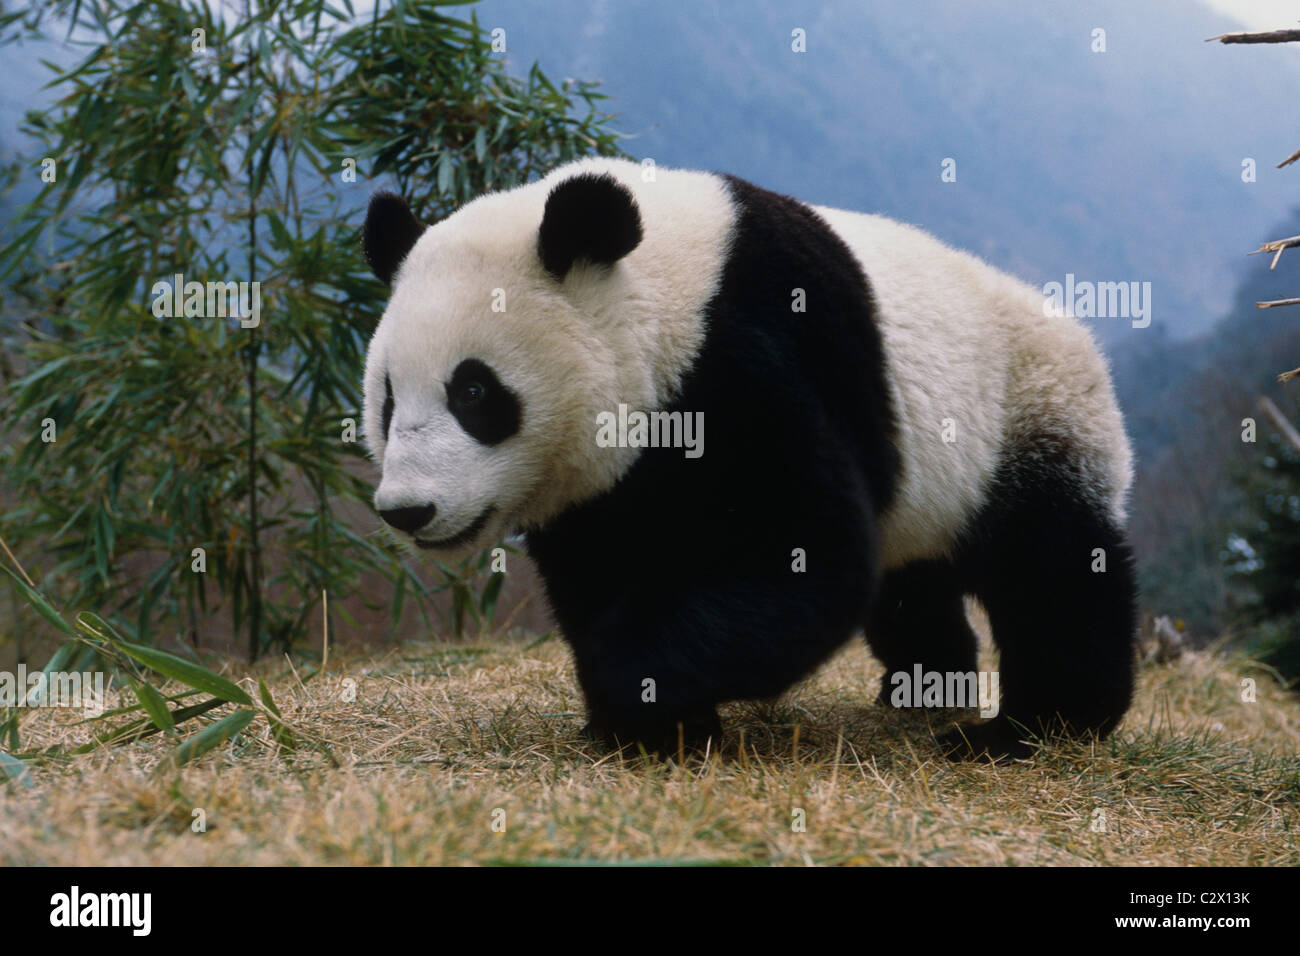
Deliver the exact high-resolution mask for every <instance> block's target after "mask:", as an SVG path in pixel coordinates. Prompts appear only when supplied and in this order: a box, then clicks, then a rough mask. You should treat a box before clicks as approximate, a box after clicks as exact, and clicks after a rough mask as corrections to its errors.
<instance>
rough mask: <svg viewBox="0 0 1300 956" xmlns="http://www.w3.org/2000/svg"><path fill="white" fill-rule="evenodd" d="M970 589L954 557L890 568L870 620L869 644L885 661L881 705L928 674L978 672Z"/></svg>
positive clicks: (868, 628)
mask: <svg viewBox="0 0 1300 956" xmlns="http://www.w3.org/2000/svg"><path fill="white" fill-rule="evenodd" d="M964 597H965V595H964V588H963V587H962V581H961V578H960V577H959V575H958V572H957V569H956V568H955V567H954V566H953V565H952V564H951V563H950V562H948V561H919V562H917V563H915V564H910V565H907V566H906V567H902V568H899V569H897V570H894V571H890V572H888V573H886V574H885V577H884V580H883V581H882V582H881V586H880V595H879V597H877V599H876V604H875V607H874V608H873V609H872V614H871V619H870V620H869V621H868V622H867V628H866V630H867V644H868V645H869V646H870V647H871V651H872V653H873V654H875V656H876V658H877V660H879V661H880V662H881V663H882V664H884V665H885V674H884V676H883V677H881V679H880V693H879V695H878V696H877V698H876V701H877V703H879V704H882V705H885V706H889V705H890V704H891V701H892V699H893V697H894V693H893V692H894V691H895V690H897V688H898V685H899V682H898V681H895V679H894V677H895V675H896V674H902V675H903V676H904V677H905V678H906V679H907V680H908V681H910V680H911V679H912V677H913V674H914V668H915V667H916V666H917V665H920V667H921V670H922V672H923V673H933V672H937V673H941V674H953V673H961V674H965V673H969V672H973V671H974V670H975V666H976V654H977V649H978V644H977V641H976V638H975V632H974V631H972V630H971V627H970V624H969V623H968V622H967V620H966V605H965V600H964Z"/></svg>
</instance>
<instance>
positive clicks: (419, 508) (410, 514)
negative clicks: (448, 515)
mask: <svg viewBox="0 0 1300 956" xmlns="http://www.w3.org/2000/svg"><path fill="white" fill-rule="evenodd" d="M437 510H438V509H437V508H435V507H434V506H433V505H416V506H415V507H413V508H389V509H388V510H386V511H381V512H379V517H381V518H383V519H384V521H385V522H386V523H388V524H390V525H392V526H393V527H394V528H396V529H397V530H398V531H405V532H406V533H407V534H415V532H417V531H419V530H420V529H421V528H423V527H424V526H425V525H426V524H428V523H429V522H430V521H432V520H433V516H434V514H435V513H436V512H437Z"/></svg>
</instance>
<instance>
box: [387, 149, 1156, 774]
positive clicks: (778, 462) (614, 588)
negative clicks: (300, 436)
mask: <svg viewBox="0 0 1300 956" xmlns="http://www.w3.org/2000/svg"><path fill="white" fill-rule="evenodd" d="M362 244H363V249H364V253H365V256H366V259H367V261H368V263H369V265H370V267H371V268H372V270H373V271H374V273H375V274H376V275H377V276H378V277H379V278H380V279H381V280H383V281H384V282H385V283H388V284H389V285H390V287H391V295H390V298H389V301H388V304H387V307H386V309H385V311H384V313H383V317H382V319H381V321H380V323H379V325H378V327H377V328H376V330H375V332H374V334H373V337H372V340H371V342H370V346H369V351H368V355H367V360H366V369H365V382H364V394H365V406H364V429H365V435H366V439H367V442H368V446H369V449H370V451H371V453H372V455H373V457H374V460H375V461H376V462H377V463H378V464H379V465H380V467H381V469H382V477H381V480H380V481H379V484H378V487H377V489H376V492H375V499H374V501H375V506H376V509H377V511H378V513H379V515H380V517H381V518H382V519H383V521H384V522H386V523H387V525H388V526H390V528H391V529H392V531H393V533H394V534H395V535H396V536H397V537H398V538H399V540H401V541H402V542H405V543H406V544H408V545H410V546H413V547H414V548H419V549H422V550H424V551H425V552H427V553H428V554H430V555H432V556H434V557H436V558H439V559H451V558H455V557H458V556H461V555H464V554H467V553H470V552H473V551H475V550H478V549H482V548H484V547H485V546H489V545H491V544H493V543H495V542H497V541H499V540H500V539H501V538H502V536H505V535H509V534H512V533H516V532H520V533H522V534H523V535H524V540H525V541H526V546H527V550H528V553H529V554H530V555H531V556H532V558H533V559H534V560H535V562H536V565H537V568H538V569H539V571H540V574H541V577H542V579H543V581H544V584H545V590H546V594H547V596H548V598H549V601H550V605H551V609H552V611H553V614H554V616H555V618H556V621H557V623H558V625H559V627H560V630H561V631H562V633H563V636H564V638H565V639H566V641H567V642H568V644H569V645H570V647H571V649H572V653H573V658H574V663H575V669H576V673H577V678H578V681H579V683H580V685H581V688H582V691H583V693H584V696H585V698H586V703H587V707H588V710H589V715H590V722H589V724H588V725H587V730H588V732H589V733H590V734H591V735H593V736H594V737H596V738H598V739H600V740H603V741H605V742H607V743H609V744H612V745H628V744H632V745H640V746H642V747H645V748H646V749H648V750H650V751H657V752H661V753H674V752H676V750H677V747H678V746H680V745H681V744H683V743H685V744H686V745H688V746H697V745H700V744H702V743H704V742H707V741H708V739H709V738H715V743H716V739H717V738H718V736H719V734H720V731H721V728H720V724H719V718H718V714H717V709H716V707H717V705H718V704H719V703H720V702H723V701H733V700H743V699H755V698H767V697H772V696H775V695H777V694H779V693H781V692H782V691H784V690H785V689H786V688H788V687H790V686H791V684H793V683H795V682H796V681H799V680H800V679H802V678H804V677H806V676H808V675H809V674H810V673H811V672H812V671H813V670H814V669H815V668H817V667H818V665H819V664H821V663H822V662H823V661H825V660H826V659H827V658H828V656H830V655H831V654H832V653H833V652H835V651H836V649H837V648H839V647H841V646H842V645H843V644H845V642H847V641H848V640H850V639H851V638H852V637H853V635H854V634H856V633H859V632H865V635H866V638H867V640H868V642H869V645H870V647H871V648H872V650H873V652H874V653H875V655H876V656H877V657H878V658H879V659H880V660H881V661H882V662H883V664H884V665H885V668H886V675H885V684H884V685H883V688H882V692H885V691H888V690H889V689H890V687H891V678H892V677H894V676H895V675H898V674H903V673H907V674H913V673H917V671H916V668H917V667H918V666H919V667H920V668H921V669H922V672H924V673H927V674H928V673H930V672H940V673H945V674H951V673H967V672H973V671H975V669H976V637H975V635H974V633H973V632H972V629H971V627H970V625H969V624H968V622H967V617H966V613H965V606H964V601H963V598H964V597H965V596H967V595H970V596H973V597H975V598H977V599H978V601H979V602H980V603H981V604H982V605H983V607H984V608H985V609H986V611H987V615H988V618H989V622H990V627H991V631H992V636H993V639H994V641H995V644H996V646H997V649H998V651H999V656H1000V664H999V676H1000V685H1001V690H1002V699H1001V705H1000V712H999V713H998V715H997V716H996V717H995V718H994V719H992V720H989V721H985V722H983V723H977V724H973V725H969V726H964V727H961V726H958V727H955V728H954V729H951V730H949V731H948V732H947V733H946V734H944V735H943V736H941V737H940V738H939V743H940V744H941V745H942V747H943V750H944V752H946V753H948V754H950V755H952V756H954V757H982V758H985V759H991V760H998V759H1001V758H1005V757H1024V756H1028V755H1030V754H1031V753H1032V752H1033V751H1032V746H1037V745H1038V744H1039V743H1041V742H1042V740H1044V739H1048V738H1051V737H1055V736H1057V735H1058V734H1062V733H1065V734H1073V735H1105V734H1106V733H1108V732H1109V731H1110V730H1111V729H1112V728H1114V726H1115V725H1116V723H1117V722H1118V721H1119V720H1120V719H1121V717H1122V716H1123V714H1124V712H1125V710H1126V709H1127V707H1128V705H1129V702H1130V697H1131V692H1132V687H1133V670H1134V653H1133V640H1134V632H1135V616H1136V584H1135V573H1134V566H1133V559H1132V555H1131V551H1130V547H1129V544H1128V542H1127V540H1126V534H1125V508H1126V504H1125V499H1126V493H1127V490H1128V487H1129V484H1130V480H1131V455H1130V450H1129V445H1128V442H1127V440H1126V437H1125V433H1124V425H1123V420H1122V418H1121V415H1120V411H1119V408H1118V406H1117V403H1116V399H1115V395H1114V392H1113V389H1112V386H1111V382H1110V378H1109V374H1108V370H1107V367H1106V364H1105V362H1104V360H1103V358H1102V357H1101V355H1100V354H1099V352H1098V349H1097V347H1096V346H1095V344H1094V342H1093V339H1092V337H1091V335H1090V333H1089V332H1088V330H1087V329H1085V328H1084V327H1082V326H1081V325H1080V324H1079V323H1078V322H1077V321H1076V320H1075V319H1073V318H1071V317H1061V316H1055V317H1052V316H1049V315H1046V314H1045V312H1047V311H1048V310H1045V308H1044V304H1043V296H1042V295H1041V294H1040V293H1038V292H1037V291H1035V290H1034V289H1033V288H1031V287H1029V286H1027V285H1024V284H1022V283H1021V282H1019V281H1018V280H1016V279H1013V278H1011V277H1009V276H1007V275H1005V274H1003V273H1002V272H999V271H997V270H996V269H994V268H993V267H991V266H989V265H988V264H986V263H984V262H983V261H981V260H979V259H977V258H975V257H973V256H971V255H968V254H966V253H963V252H960V251H957V250H954V249H952V248H950V247H948V246H947V245H945V244H943V243H942V242H940V241H939V240H937V239H935V238H933V237H932V236H930V235H928V234H927V233H925V232H923V231H921V230H920V229H917V228H914V227H912V226H909V225H904V224H902V223H898V222H894V221H891V220H889V219H886V218H883V217H880V216H876V215H866V214H860V213H855V212H846V211H843V210H839V209H831V208H823V207H813V206H809V205H806V204H804V203H802V202H799V201H797V200H795V199H792V198H789V197H787V196H783V195H778V194H776V193H773V192H769V191H767V190H765V189H762V188H760V187H758V186H756V185H753V184H751V183H749V182H746V181H744V180H741V179H738V178H735V177H733V176H728V175H716V174H713V173H706V172H693V171H685V170H668V169H664V168H662V167H660V168H658V169H654V170H648V169H643V167H642V166H640V165H638V164H635V163H632V162H628V161H623V160H618V159H606V158H596V159H586V160H581V161H578V162H574V163H570V164H567V165H563V166H561V167H559V168H557V169H555V170H554V171H552V172H551V173H550V174H549V175H546V176H545V177H543V178H541V179H540V180H537V181H535V182H532V183H530V184H527V185H524V186H520V187H518V188H514V189H510V190H507V191H502V192H496V193H491V194H488V195H484V196H482V197H480V198H478V199H475V200H474V201H472V202H469V203H467V204H466V205H464V206H462V207H461V208H460V209H458V210H457V211H456V212H455V213H454V214H452V215H450V216H448V217H447V218H446V219H445V220H443V221H441V222H438V223H437V224H435V225H431V226H427V227H426V226H425V225H424V224H422V223H420V222H418V221H417V220H416V219H415V218H414V216H413V215H412V213H411V212H410V210H409V208H408V207H407V205H406V204H405V203H404V202H403V201H402V200H401V199H400V198H399V197H397V196H396V195H393V194H392V193H387V192H381V193H377V194H376V195H375V196H374V197H373V198H372V200H371V203H370V206H369V209H368V212H367V215H366V220H365V224H364V227H363V229H362ZM621 406H622V409H620V407H621ZM633 411H641V412H647V413H648V412H658V413H665V412H666V413H673V412H679V413H681V416H680V419H681V420H682V421H683V422H686V421H689V422H693V423H698V424H699V426H700V429H699V432H700V433H699V434H698V435H695V436H693V437H694V440H695V445H696V447H695V448H694V449H693V450H692V449H690V448H685V449H684V448H683V447H680V446H681V444H682V443H684V442H685V441H686V437H685V434H684V433H678V432H677V431H673V430H672V429H671V428H670V427H669V425H670V424H671V422H672V419H671V418H669V417H663V416H661V418H660V419H659V421H660V422H661V428H660V431H659V432H658V433H657V434H659V435H662V436H663V437H664V438H665V439H666V441H665V442H663V443H660V444H659V446H658V447H653V446H652V445H650V444H649V443H648V442H647V441H646V437H647V436H646V435H645V434H644V429H642V433H641V434H639V435H638V434H636V428H635V427H629V428H628V430H627V434H626V436H624V435H623V433H622V431H621V430H620V434H619V438H618V440H616V441H615V440H611V433H610V430H609V429H608V428H606V426H608V425H609V423H610V422H611V420H612V419H611V416H613V415H623V416H624V418H626V419H627V420H628V421H629V422H634V421H635V420H634V419H633V418H632V417H631V413H632V412H633ZM683 427H685V426H683ZM602 429H605V432H606V433H605V435H604V437H605V440H604V441H601V440H600V438H601V432H602ZM620 429H621V426H620ZM674 440H676V441H677V443H678V447H665V445H671V444H672V443H673V441H674Z"/></svg>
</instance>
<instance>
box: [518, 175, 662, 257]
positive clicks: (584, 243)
mask: <svg viewBox="0 0 1300 956" xmlns="http://www.w3.org/2000/svg"><path fill="white" fill-rule="evenodd" d="M640 242H641V213H640V212H638V211H637V208H636V200H635V199H633V198H632V193H631V192H630V191H628V188H627V187H626V186H624V185H623V184H622V183H620V182H618V181H617V180H616V179H614V177H613V176H610V175H609V174H607V173H605V174H596V173H582V174H580V175H578V176H574V177H572V178H571V179H566V180H564V182H562V183H560V184H559V185H557V186H556V187H555V188H554V189H552V190H551V194H550V195H549V196H547V197H546V211H545V212H544V213H543V214H542V227H541V229H540V230H538V233H537V254H538V256H540V257H541V260H542V265H543V266H545V268H546V271H547V272H549V273H550V274H551V275H553V276H555V278H557V279H563V278H564V277H565V276H566V275H568V273H569V270H570V269H571V268H573V263H574V262H576V261H577V260H578V259H585V260H587V261H589V262H597V263H600V264H602V265H612V264H613V263H615V262H617V261H618V260H619V259H622V258H623V257H624V256H625V255H627V254H628V253H629V252H631V251H632V250H633V249H635V248H636V247H637V246H638V245H639V244H640Z"/></svg>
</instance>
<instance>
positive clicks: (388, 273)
mask: <svg viewBox="0 0 1300 956" xmlns="http://www.w3.org/2000/svg"><path fill="white" fill-rule="evenodd" d="M423 232H424V223H422V222H420V221H419V220H418V219H416V218H415V216H413V215H412V214H411V210H410V207H408V206H407V205H406V201H405V200H404V199H402V197H401V196H398V195H397V194H396V193H390V192H388V191H386V190H383V191H380V192H377V193H375V194H374V195H373V196H371V197H370V208H369V209H367V210H366V225H365V228H364V229H363V230H362V233H361V248H362V249H363V250H364V251H365V254H366V262H367V263H369V265H370V268H371V270H372V271H373V272H374V274H375V275H376V276H378V277H379V279H380V280H381V281H382V282H383V283H384V284H385V285H392V284H393V276H395V275H396V274H397V267H398V266H400V265H401V264H402V260H403V259H405V258H406V256H407V254H408V253H410V251H411V247H412V246H414V245H415V241H416V240H417V239H419V238H420V236H421V234H422V233H423Z"/></svg>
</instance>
